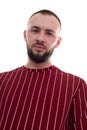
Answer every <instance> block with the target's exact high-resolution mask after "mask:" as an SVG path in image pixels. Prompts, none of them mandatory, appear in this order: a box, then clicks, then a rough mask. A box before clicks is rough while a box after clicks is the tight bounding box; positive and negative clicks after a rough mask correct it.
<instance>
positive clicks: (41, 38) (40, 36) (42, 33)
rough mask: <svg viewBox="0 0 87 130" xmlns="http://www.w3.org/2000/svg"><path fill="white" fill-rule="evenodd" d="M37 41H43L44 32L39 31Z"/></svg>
mask: <svg viewBox="0 0 87 130" xmlns="http://www.w3.org/2000/svg"><path fill="white" fill-rule="evenodd" d="M37 41H40V42H42V43H44V42H45V36H44V32H40V33H39V34H38V36H37Z"/></svg>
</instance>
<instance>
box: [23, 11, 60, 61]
mask: <svg viewBox="0 0 87 130" xmlns="http://www.w3.org/2000/svg"><path fill="white" fill-rule="evenodd" d="M59 31H60V25H59V22H58V20H57V19H56V18H55V17H54V16H51V15H42V14H40V13H38V14H36V15H34V16H33V17H31V19H30V20H29V22H28V27H27V30H26V31H24V39H25V41H26V44H27V52H28V56H29V58H30V59H31V60H33V61H34V62H37V63H41V62H44V61H46V60H48V59H49V58H50V56H51V55H52V53H53V51H54V48H56V47H57V46H58V44H59V43H60V37H58V34H59Z"/></svg>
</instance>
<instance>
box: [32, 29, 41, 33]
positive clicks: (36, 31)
mask: <svg viewBox="0 0 87 130" xmlns="http://www.w3.org/2000/svg"><path fill="white" fill-rule="evenodd" d="M31 32H33V33H38V32H39V30H37V29H33V30H31Z"/></svg>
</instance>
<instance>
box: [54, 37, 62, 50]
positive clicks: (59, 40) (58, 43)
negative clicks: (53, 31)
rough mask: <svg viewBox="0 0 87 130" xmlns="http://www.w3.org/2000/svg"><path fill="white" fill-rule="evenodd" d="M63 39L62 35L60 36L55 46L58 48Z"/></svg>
mask: <svg viewBox="0 0 87 130" xmlns="http://www.w3.org/2000/svg"><path fill="white" fill-rule="evenodd" d="M61 40H62V38H61V37H58V40H57V43H56V46H55V48H57V47H58V46H59V45H60V42H61Z"/></svg>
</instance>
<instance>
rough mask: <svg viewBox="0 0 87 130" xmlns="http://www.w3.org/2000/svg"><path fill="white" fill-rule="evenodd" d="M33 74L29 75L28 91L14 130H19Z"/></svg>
mask: <svg viewBox="0 0 87 130" xmlns="http://www.w3.org/2000/svg"><path fill="white" fill-rule="evenodd" d="M33 74H34V72H33V73H32V75H31V79H30V82H29V85H28V90H27V93H26V97H25V100H24V105H23V108H22V112H21V115H20V118H19V121H18V126H17V129H16V130H19V125H20V122H21V119H22V115H23V113H24V109H25V104H26V100H27V97H28V93H29V90H30V85H31V81H32V78H33Z"/></svg>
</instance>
